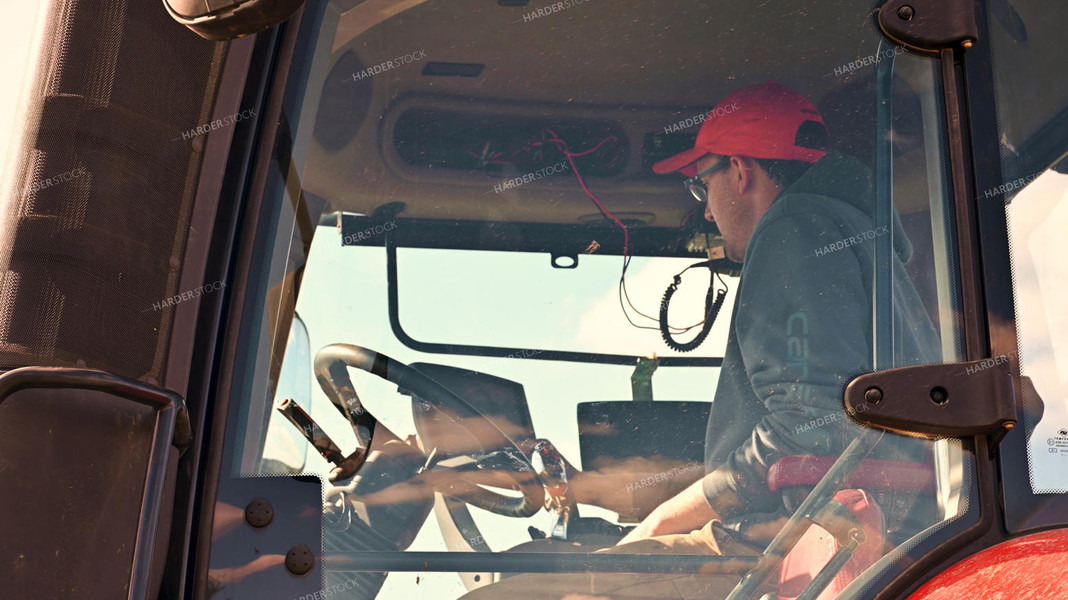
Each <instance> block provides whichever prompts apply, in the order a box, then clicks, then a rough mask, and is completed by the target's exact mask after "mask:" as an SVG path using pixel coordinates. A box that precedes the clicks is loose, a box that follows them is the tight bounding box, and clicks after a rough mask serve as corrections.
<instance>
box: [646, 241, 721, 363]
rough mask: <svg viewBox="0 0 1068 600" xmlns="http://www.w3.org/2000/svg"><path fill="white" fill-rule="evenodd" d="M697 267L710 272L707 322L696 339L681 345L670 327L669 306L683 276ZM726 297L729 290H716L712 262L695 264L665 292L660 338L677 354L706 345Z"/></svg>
mask: <svg viewBox="0 0 1068 600" xmlns="http://www.w3.org/2000/svg"><path fill="white" fill-rule="evenodd" d="M695 267H708V270H709V282H708V292H707V293H706V294H705V322H704V325H702V326H701V331H699V332H698V333H697V336H696V337H695V338H693V339H692V340H690V341H688V342H686V343H679V342H676V341H675V338H673V337H672V335H671V329H670V328H669V326H668V305H669V304H670V302H671V297H672V296H673V295H675V290H677V289H679V284H680V283H682V274H683V273H685V272H686V271H689V270H690V269H693V268H695ZM726 297H727V290H725V289H720V290H716V271H715V269H713V268H712V261H711V260H706V261H702V262H699V263H694V264H692V265H690V266H688V267H686V268H685V269H683V270H682V272H681V273H679V274H678V275H676V276H675V281H674V283H672V284H671V285H669V286H668V288H667V289H666V290H665V291H664V299H663V300H661V301H660V336H661V337H663V338H664V343H665V344H667V346H668V348H671V349H672V350H675V351H677V352H689V351H691V350H694V349H695V348H697V347H698V346H700V345H701V344H702V343H704V341H705V338H706V337H708V332H709V331H711V330H712V325H713V324H714V323H715V322H716V317H717V316H718V315H719V310H720V309H721V308H722V307H723V301H724V299H725V298H726Z"/></svg>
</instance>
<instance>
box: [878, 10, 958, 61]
mask: <svg viewBox="0 0 1068 600" xmlns="http://www.w3.org/2000/svg"><path fill="white" fill-rule="evenodd" d="M879 28H880V29H882V30H883V34H884V35H886V37H888V38H890V39H891V40H893V41H895V42H897V43H899V44H902V45H903V46H905V47H907V48H910V49H912V50H916V51H919V52H934V53H938V52H940V51H942V50H946V49H949V48H953V47H956V46H960V47H962V48H971V47H972V45H973V44H975V42H977V41H978V40H979V24H978V23H977V22H976V20H975V2H974V0H888V1H887V2H886V3H885V4H883V6H882V7H881V8H879Z"/></svg>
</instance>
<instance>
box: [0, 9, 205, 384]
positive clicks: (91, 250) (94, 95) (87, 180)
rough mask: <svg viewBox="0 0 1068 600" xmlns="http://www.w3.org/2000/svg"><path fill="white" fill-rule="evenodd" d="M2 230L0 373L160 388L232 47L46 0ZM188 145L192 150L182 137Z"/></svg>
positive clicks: (137, 13)
mask: <svg viewBox="0 0 1068 600" xmlns="http://www.w3.org/2000/svg"><path fill="white" fill-rule="evenodd" d="M42 11H44V12H45V13H46V16H47V19H48V22H47V23H46V24H45V30H44V31H45V32H46V33H45V48H44V51H43V52H42V53H41V55H40V57H41V58H40V60H39V62H38V64H37V65H36V68H37V73H36V79H35V83H34V89H31V90H27V91H25V92H24V94H26V95H27V96H28V97H30V98H34V99H33V100H32V101H33V103H34V105H33V108H32V111H31V113H30V114H31V118H30V119H29V122H28V123H27V125H26V126H27V127H28V128H29V134H28V135H27V137H26V140H27V143H26V145H24V146H23V147H22V148H21V149H20V152H18V153H15V154H13V156H14V158H15V160H16V161H17V163H16V165H17V168H18V175H17V177H16V179H15V181H14V183H13V185H11V186H10V187H9V188H8V189H5V190H4V191H3V192H4V193H5V194H8V195H9V198H8V202H7V205H8V206H9V207H12V208H11V209H9V210H8V211H7V213H8V214H5V215H3V217H4V221H3V224H2V226H0V368H11V367H17V366H23V365H57V366H87V367H90V368H100V369H105V370H108V371H112V372H114V373H116V374H119V375H123V376H126V377H130V378H134V379H147V378H154V379H155V380H157V381H159V380H161V372H160V371H161V369H162V365H163V364H164V361H165V358H166V356H165V352H166V342H167V340H168V338H169V333H170V319H171V311H173V310H174V309H173V308H168V307H162V308H159V309H157V308H155V307H154V305H156V304H158V303H160V302H161V301H162V300H163V299H164V298H167V297H169V296H173V295H175V294H176V293H179V292H180V290H177V289H176V286H177V281H178V275H179V272H178V266H179V265H181V264H182V254H183V251H184V244H185V240H186V235H187V230H188V219H189V214H190V211H191V205H192V201H193V197H194V191H195V186H196V182H197V178H198V173H199V168H200V157H201V148H202V142H203V136H197V137H191V138H189V137H188V136H187V137H183V135H182V132H184V131H189V130H191V129H193V128H195V127H197V126H198V125H201V124H203V123H206V122H208V121H210V120H211V118H210V116H209V115H210V109H211V105H212V101H213V98H214V93H215V90H216V87H217V85H218V73H219V70H220V66H221V63H222V59H223V57H224V54H225V51H226V44H225V43H215V42H209V41H206V40H204V39H202V38H200V37H199V36H197V35H196V34H194V33H193V32H191V31H189V30H188V29H186V28H185V27H183V26H182V25H180V24H178V23H176V22H174V21H173V20H171V19H170V17H169V16H168V15H167V13H166V11H165V9H164V7H163V3H162V2H159V1H158V0H157V1H151V2H146V1H143V0H136V1H135V0H52V2H50V3H49V6H48V7H47V9H46V8H45V7H42ZM187 138H188V139H187Z"/></svg>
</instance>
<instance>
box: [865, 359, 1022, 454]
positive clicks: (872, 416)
mask: <svg viewBox="0 0 1068 600" xmlns="http://www.w3.org/2000/svg"><path fill="white" fill-rule="evenodd" d="M845 407H846V410H847V411H848V412H849V414H850V415H851V416H852V417H853V418H854V419H856V420H857V421H859V422H861V423H863V424H865V425H871V426H873V427H877V428H880V429H886V430H889V431H895V432H898V433H905V434H909V435H919V436H924V437H932V438H938V437H975V436H981V435H987V436H990V437H991V438H992V439H991V444H992V446H994V445H996V444H997V442H1000V441H1001V438H1002V437H1004V436H1005V434H1006V433H1008V430H1009V429H1012V428H1013V427H1014V426H1015V425H1016V394H1015V392H1014V388H1013V376H1012V365H1011V364H1010V362H1009V360H1008V359H1005V360H998V359H993V358H987V359H983V360H975V361H971V362H964V363H952V364H938V365H919V366H913V367H901V368H897V369H888V370H885V371H876V372H874V373H866V374H864V375H861V376H859V377H857V378H855V379H854V380H853V381H851V382H850V383H849V385H848V386H846V390H845Z"/></svg>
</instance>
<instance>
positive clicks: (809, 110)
mask: <svg viewBox="0 0 1068 600" xmlns="http://www.w3.org/2000/svg"><path fill="white" fill-rule="evenodd" d="M808 121H812V122H815V123H818V124H819V125H821V126H823V127H824V128H826V124H825V123H824V122H823V117H822V116H820V113H819V111H818V110H816V106H815V105H814V104H812V102H810V101H809V100H808V98H806V97H804V96H802V95H801V94H799V93H798V92H796V91H794V90H792V89H790V88H788V87H786V86H785V85H782V84H779V83H775V82H774V81H769V82H767V83H762V84H760V85H753V86H749V87H747V88H743V89H741V90H738V91H737V92H734V93H733V94H731V95H730V96H727V97H726V98H724V99H723V101H722V102H720V103H719V104H718V105H716V108H714V109H712V111H711V112H709V113H708V116H707V117H706V120H705V122H704V125H702V126H701V131H700V132H699V133H698V134H697V143H695V144H694V147H693V148H692V149H690V150H687V151H685V152H680V153H679V154H676V155H675V156H672V157H671V158H668V159H665V160H662V161H660V162H658V163H656V164H655V165H653V171H655V172H657V173H660V174H664V173H671V172H674V171H680V172H681V173H682V174H683V175H685V176H687V177H693V176H694V175H696V174H697V165H695V164H694V163H696V162H697V160H698V159H700V158H701V157H703V156H705V155H706V154H717V155H719V156H748V157H750V158H767V159H777V160H800V161H803V162H807V163H814V162H816V161H818V160H819V159H821V158H823V155H824V154H826V152H825V151H823V150H819V149H815V148H806V147H804V146H799V145H798V144H797V142H798V130H799V129H800V128H801V125H803V124H804V123H806V122H808ZM824 131H825V129H824Z"/></svg>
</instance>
